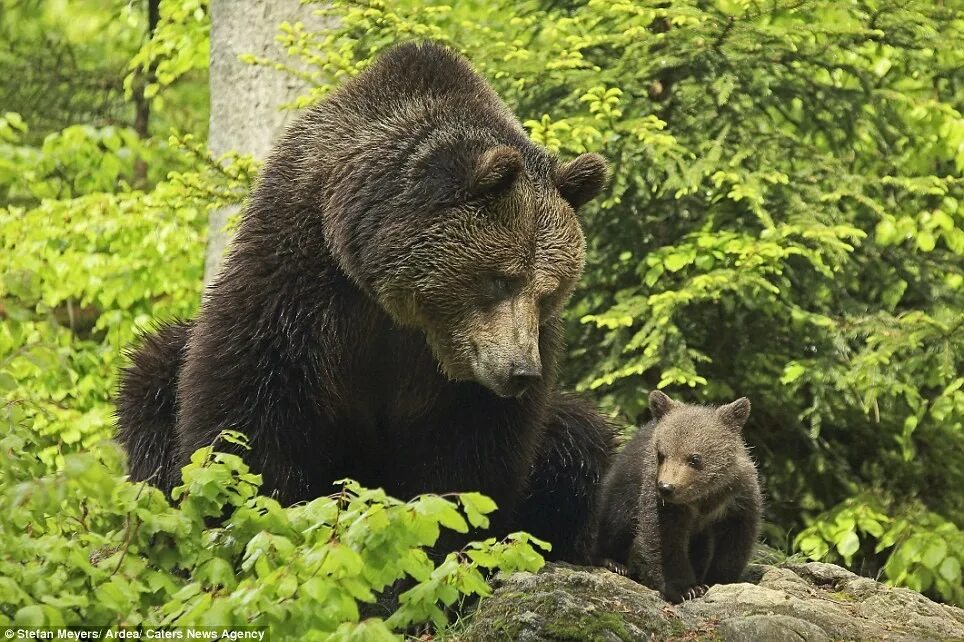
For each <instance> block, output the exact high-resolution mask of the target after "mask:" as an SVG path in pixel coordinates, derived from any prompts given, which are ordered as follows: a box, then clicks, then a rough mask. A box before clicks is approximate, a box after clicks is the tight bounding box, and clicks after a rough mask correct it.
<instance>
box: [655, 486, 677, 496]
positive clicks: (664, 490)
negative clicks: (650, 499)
mask: <svg viewBox="0 0 964 642" xmlns="http://www.w3.org/2000/svg"><path fill="white" fill-rule="evenodd" d="M656 487H657V488H659V494H660V495H662V496H664V497H669V496H670V495H672V494H673V491H674V490H676V486H674V485H673V484H667V483H666V482H659V483H658V484H656Z"/></svg>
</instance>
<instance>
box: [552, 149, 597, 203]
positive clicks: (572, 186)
mask: <svg viewBox="0 0 964 642" xmlns="http://www.w3.org/2000/svg"><path fill="white" fill-rule="evenodd" d="M608 178H609V169H608V167H607V165H606V159H604V158H603V157H602V156H600V155H599V154H582V155H581V156H577V157H576V158H575V159H573V160H571V161H569V162H568V163H563V164H562V165H560V166H559V167H557V168H556V173H555V183H556V189H558V190H559V193H560V194H561V195H562V197H563V198H564V199H566V202H567V203H569V204H570V205H572V208H573V209H577V208H579V207H580V206H581V205H584V204H585V203H588V202H589V201H591V200H592V199H594V198H595V197H596V195H597V194H599V192H600V191H601V190H602V188H603V187H604V186H605V185H606V180H607V179H608Z"/></svg>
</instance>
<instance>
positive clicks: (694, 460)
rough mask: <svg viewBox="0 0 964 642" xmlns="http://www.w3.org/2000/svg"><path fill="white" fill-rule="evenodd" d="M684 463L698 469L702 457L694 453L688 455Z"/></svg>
mask: <svg viewBox="0 0 964 642" xmlns="http://www.w3.org/2000/svg"><path fill="white" fill-rule="evenodd" d="M686 463H687V464H689V465H690V466H692V467H693V468H696V469H700V468H702V467H703V458H702V457H700V456H699V455H697V454H695V453H694V454H692V455H690V458H689V459H687V460H686Z"/></svg>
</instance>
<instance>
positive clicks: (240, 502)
mask: <svg viewBox="0 0 964 642" xmlns="http://www.w3.org/2000/svg"><path fill="white" fill-rule="evenodd" d="M222 438H223V439H225V440H227V441H231V442H234V443H239V440H240V439H241V435H239V434H237V433H224V434H223V435H222ZM54 441H55V440H54V439H50V438H43V437H41V436H39V435H38V434H37V433H36V432H35V431H33V430H27V429H24V428H16V427H15V428H14V430H13V431H12V432H10V433H8V434H7V435H6V436H4V437H3V438H2V439H0V454H2V456H0V511H2V514H3V516H4V523H5V525H6V526H7V527H5V528H4V529H0V551H2V554H0V625H18V626H70V625H83V626H107V625H116V626H150V627H162V626H163V627H174V626H227V627H231V626H242V625H243V626H270V627H271V632H272V636H273V639H299V640H300V639H322V638H323V639H331V640H349V639H357V640H361V639H364V640H382V639H384V640H394V639H397V635H395V634H394V632H398V631H402V630H405V629H406V628H407V627H410V626H411V625H413V624H419V623H424V622H433V623H434V624H435V625H436V626H440V627H441V626H444V625H445V624H446V622H447V615H446V611H445V607H449V606H452V605H455V604H457V603H458V602H460V601H461V600H464V599H465V598H467V597H469V596H483V595H488V594H489V592H490V591H491V589H490V588H489V586H488V585H487V584H486V582H485V579H484V576H483V572H486V571H492V570H505V571H514V570H528V571H534V570H537V569H538V568H539V567H540V566H541V565H542V562H543V560H542V557H541V556H540V555H539V554H538V553H537V552H536V551H535V550H534V549H533V548H532V546H531V544H536V545H538V546H542V547H546V546H547V545H546V544H544V543H542V542H540V541H539V540H536V539H534V538H532V537H530V536H528V535H526V534H524V533H517V534H514V535H510V536H509V537H508V538H506V539H505V540H503V541H496V540H495V539H488V540H485V541H482V542H473V543H470V544H468V545H467V546H465V547H464V548H463V549H462V550H460V551H458V552H456V553H450V554H448V555H447V556H446V557H445V559H444V560H442V561H441V562H440V563H439V564H437V565H436V563H434V561H433V559H432V558H431V557H430V556H429V554H428V553H427V552H426V551H427V549H428V547H431V546H433V545H435V543H436V542H437V541H438V539H439V536H440V534H441V533H442V532H443V530H446V529H447V530H450V531H456V532H458V533H467V532H468V531H469V525H470V524H471V526H472V527H479V528H485V527H487V526H488V518H487V516H486V515H487V514H488V513H491V512H492V511H493V510H495V504H494V503H493V502H492V501H491V500H490V499H488V498H486V497H484V496H482V495H479V494H477V493H461V494H453V495H450V496H446V497H441V496H437V495H424V496H421V497H417V498H415V499H413V500H412V501H410V502H401V501H398V500H396V499H392V498H391V497H388V496H387V495H386V494H385V493H384V492H383V491H381V490H369V489H365V488H362V487H360V486H359V485H358V484H356V483H355V482H352V481H350V480H344V481H342V482H340V484H341V491H340V492H339V493H337V494H335V495H333V496H330V497H320V498H318V499H315V500H313V501H311V502H308V503H307V504H303V505H298V506H295V507H291V508H282V507H281V506H280V505H279V504H278V502H276V501H275V500H273V499H270V498H268V497H264V496H261V495H259V494H258V487H259V485H260V482H261V478H260V476H259V475H254V474H252V473H250V472H249V470H248V467H247V466H246V465H245V464H244V462H243V461H242V460H241V458H239V457H237V456H235V455H228V454H224V453H219V452H216V451H215V450H214V449H213V448H212V447H208V448H203V449H201V450H199V451H198V452H197V453H195V455H194V457H193V458H192V460H191V463H190V464H189V465H187V466H186V467H185V468H184V469H183V475H184V483H183V485H182V486H179V487H177V488H175V490H174V493H173V494H174V496H175V498H176V499H178V500H179V503H178V505H177V506H176V507H174V506H172V505H171V504H170V503H169V502H168V500H167V499H166V498H165V497H164V495H163V493H161V492H160V491H159V490H157V489H156V488H153V487H151V486H149V485H148V484H146V483H139V484H133V483H130V482H128V481H126V479H125V476H124V474H123V473H124V470H123V455H122V453H121V451H120V449H119V448H118V446H117V445H116V444H114V443H113V442H101V443H99V444H97V445H95V446H93V447H91V448H89V449H86V450H85V451H84V452H76V453H70V454H67V455H65V456H64V458H63V465H62V466H58V467H56V468H53V467H51V466H50V465H49V464H47V463H45V462H44V461H43V459H42V458H41V457H40V456H38V453H41V452H46V451H48V450H49V448H50V447H51V446H52V445H53V442H54ZM241 443H243V442H241ZM212 520H214V523H217V524H218V525H215V526H212V525H211V523H212ZM402 578H412V586H411V588H409V589H407V590H406V591H404V592H403V593H401V595H400V596H399V606H398V609H397V610H395V612H394V613H392V614H391V615H390V616H389V617H388V618H387V619H384V620H383V619H381V618H375V617H370V618H367V619H362V616H361V610H360V608H359V607H360V606H361V605H364V604H372V603H374V602H375V601H376V598H377V596H378V594H379V593H380V592H382V591H386V590H387V589H389V588H390V587H391V586H392V585H393V584H394V583H395V582H396V581H397V580H400V579H402Z"/></svg>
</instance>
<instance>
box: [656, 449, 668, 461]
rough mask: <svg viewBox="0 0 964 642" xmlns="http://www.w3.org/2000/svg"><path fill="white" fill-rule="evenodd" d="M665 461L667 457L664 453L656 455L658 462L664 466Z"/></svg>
mask: <svg viewBox="0 0 964 642" xmlns="http://www.w3.org/2000/svg"><path fill="white" fill-rule="evenodd" d="M664 459H666V455H664V454H663V453H662V452H657V453H656V461H658V462H659V463H661V464H662V463H663V460H664Z"/></svg>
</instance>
